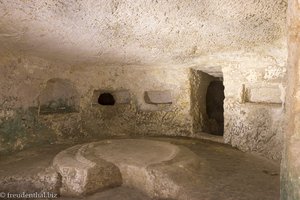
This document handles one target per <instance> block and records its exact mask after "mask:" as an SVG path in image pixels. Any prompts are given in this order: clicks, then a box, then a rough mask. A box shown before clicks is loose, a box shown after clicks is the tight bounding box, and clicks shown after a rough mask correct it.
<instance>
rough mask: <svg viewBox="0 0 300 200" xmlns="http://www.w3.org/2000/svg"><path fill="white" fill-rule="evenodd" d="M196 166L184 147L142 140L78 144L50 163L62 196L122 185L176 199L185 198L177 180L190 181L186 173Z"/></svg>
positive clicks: (196, 158)
mask: <svg viewBox="0 0 300 200" xmlns="http://www.w3.org/2000/svg"><path fill="white" fill-rule="evenodd" d="M199 163H200V161H199V157H198V156H197V155H195V154H194V153H193V152H191V151H190V150H189V149H187V148H185V147H183V146H177V145H174V144H171V143H169V142H161V141H154V140H144V139H123V140H103V141H100V142H94V143H89V144H84V145H77V146H74V147H71V148H69V149H67V150H64V151H62V152H60V153H59V154H58V155H57V156H56V157H55V158H54V161H53V165H54V167H55V169H56V170H57V172H58V173H59V174H60V175H61V177H62V185H61V188H60V193H61V195H62V196H83V195H87V194H91V193H94V192H97V191H99V190H104V189H106V188H112V187H117V186H121V185H125V186H129V187H133V188H136V189H139V190H141V191H143V192H145V193H146V194H148V195H149V196H150V197H159V198H176V199H178V197H179V196H182V195H183V194H185V195H188V194H187V193H186V192H185V191H184V185H181V181H180V180H186V179H189V176H190V174H189V173H185V172H186V170H187V171H188V170H189V169H192V168H193V167H194V166H196V165H198V164H199ZM178 168H181V169H182V168H183V169H185V170H177V169H178ZM174 171H176V176H174V173H173V172H174ZM178 177H179V178H178ZM185 183H186V182H185Z"/></svg>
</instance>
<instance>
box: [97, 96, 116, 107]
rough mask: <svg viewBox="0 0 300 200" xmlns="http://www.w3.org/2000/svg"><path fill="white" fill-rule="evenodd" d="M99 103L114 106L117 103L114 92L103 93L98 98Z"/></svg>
mask: <svg viewBox="0 0 300 200" xmlns="http://www.w3.org/2000/svg"><path fill="white" fill-rule="evenodd" d="M98 103H99V104H100V105H105V106H112V105H115V103H116V101H115V98H114V96H113V95H112V94H110V93H102V94H100V96H99V98H98Z"/></svg>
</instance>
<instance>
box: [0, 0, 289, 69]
mask: <svg viewBox="0 0 300 200" xmlns="http://www.w3.org/2000/svg"><path fill="white" fill-rule="evenodd" d="M286 6H287V2H286V1H285V0H275V1H274V0H261V1H247V0H243V1H240V0H227V1H218V2H213V1H209V0H204V1H203V0H187V1H181V0H175V1H172V2H168V1H160V0H158V1H148V0H141V1H134V0H130V1H122V0H109V1H107V0H101V1H98V0H80V1H68V2H65V1H63V0H58V1H49V0H41V1H38V2H37V1H34V0H29V1H14V2H12V1H10V0H1V1H0V13H1V14H0V19H1V20H0V24H1V29H0V42H1V49H2V52H3V50H4V51H6V52H7V51H10V50H12V49H18V51H20V52H26V53H30V54H34V55H38V56H42V57H45V58H50V59H60V60H63V61H69V62H73V63H74V62H82V61H93V62H98V63H104V64H111V63H122V64H123V63H126V64H141V63H143V64H153V63H162V62H164V63H166V62H173V63H183V62H182V61H185V62H186V61H187V60H192V59H193V57H197V56H200V55H204V54H208V53H212V52H218V51H220V50H221V51H225V50H226V51H228V50H239V49H249V48H252V47H253V46H257V45H266V44H272V43H274V41H277V40H279V39H281V38H282V37H284V35H285V18H286V16H285V10H286Z"/></svg>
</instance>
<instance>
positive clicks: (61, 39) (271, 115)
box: [0, 0, 287, 159]
mask: <svg viewBox="0 0 300 200" xmlns="http://www.w3.org/2000/svg"><path fill="white" fill-rule="evenodd" d="M286 4H287V2H286V0H275V1H274V0H260V1H246V0H244V1H240V0H228V1H219V2H212V1H208V0H204V1H203V0H201V1H200V0H188V1H184V2H183V1H179V0H176V1H172V2H168V1H159V0H157V1H145V0H142V1H121V0H111V1H95V0H86V1H82V0H80V1H68V2H65V1H61V0H57V1H49V0H41V1H38V2H36V1H33V0H28V1H8V0H0V27H1V28H0V42H1V47H0V91H1V92H0V152H10V151H15V150H20V149H23V148H25V147H27V146H31V145H36V144H41V143H47V142H48V143H51V142H66V141H69V140H83V139H84V140H85V139H90V140H92V139H96V138H107V137H112V136H115V135H127V136H128V135H168V136H188V137H198V136H199V133H200V132H202V131H205V129H202V127H200V126H198V125H197V124H200V123H202V124H205V123H207V119H206V118H205V113H202V115H201V116H202V117H201V116H200V113H201V112H202V111H204V110H205V109H204V106H199V105H197V102H199V101H201V99H200V100H199V98H198V97H199V96H202V98H204V95H205V94H203V93H202V94H200V95H199V91H198V93H197V91H196V90H195V88H193V85H197V83H196V82H197V81H200V80H198V79H195V77H192V75H191V74H190V73H189V69H191V68H193V69H195V70H201V71H203V72H205V73H208V74H210V75H213V76H218V77H223V80H224V86H225V99H226V100H225V104H224V108H225V111H224V113H225V124H226V127H225V135H224V139H225V141H226V142H228V143H230V144H232V145H234V146H236V147H238V148H240V149H242V150H245V151H246V150H247V151H255V152H258V153H260V154H262V155H264V156H266V157H269V158H275V159H280V155H281V149H280V148H277V147H276V148H273V146H274V144H280V143H281V142H280V140H281V139H280V138H281V136H282V132H281V127H280V125H279V124H281V122H280V121H281V120H282V119H283V118H284V117H283V116H284V103H285V101H284V99H285V81H284V80H285V74H286V58H287V50H286V44H285V43H286V40H285V18H286V17H285V15H286ZM57 79H59V80H66V81H67V82H68V83H70V84H71V86H72V87H71V88H73V89H74V94H76V95H75V96H74V99H75V100H76V101H75V102H76V103H75V107H76V109H75V110H76V111H78V113H75V112H65V114H62V113H54V114H50V115H43V113H42V112H40V111H41V110H39V98H38V97H39V96H40V95H41V94H42V93H43V92H44V90H45V89H47V82H48V81H49V80H57ZM204 86H205V85H203V87H202V92H205V87H204ZM63 88H65V87H63ZM255 88H276V91H273V92H271V91H270V92H266V93H265V95H264V99H263V98H261V97H260V95H258V94H257V92H256V93H255ZM278 88H279V89H278ZM96 90H107V91H124V90H126V91H129V92H130V103H126V104H118V105H116V106H113V107H111V108H107V107H101V106H92V104H93V103H95V101H94V99H93V92H94V91H96ZM155 90H171V91H172V98H173V102H172V105H169V104H163V105H155V104H147V103H145V100H144V92H145V91H155ZM248 94H250V95H252V96H248V97H249V98H248V99H247V98H246V97H247V95H248ZM62 96H63V95H62ZM253 97H255V98H254V99H253ZM251 98H252V99H251ZM126 102H128V101H127V100H126ZM251 103H252V104H251ZM256 103H261V105H260V106H259V108H262V107H263V109H264V110H266V111H267V113H268V114H267V115H265V116H264V117H263V118H264V119H266V121H267V122H266V125H264V128H263V129H261V128H255V127H254V126H255V125H257V124H259V122H258V121H257V119H261V117H260V115H261V113H259V112H256V111H257V110H258V108H254V107H255V105H256ZM263 104H265V105H263ZM279 104H281V106H282V108H283V109H282V110H281V111H278V112H277V111H276V112H273V111H274V110H278V109H277V108H278V107H279V106H280V105H279ZM59 105H60V104H58V107H57V104H51V106H52V107H53V108H66V107H65V106H59ZM72 105H73V104H72ZM231 105H239V106H237V107H233V108H232V106H231ZM252 109H255V110H256V111H255V112H254V111H252ZM199 110H200V111H199ZM71 111H74V109H71ZM245 111H247V112H248V113H246V115H247V116H249V115H250V113H251V114H252V115H255V116H253V117H252V118H250V117H247V118H244V117H243V116H244V114H243V113H244V112H245ZM195 113H198V114H196V115H197V116H196V115H194V114H195ZM240 118H242V119H247V120H250V119H251V120H252V121H251V122H245V121H238V120H236V119H240ZM196 119H197V120H199V121H200V122H194V121H195V120H196ZM238 122H240V123H238ZM271 122H278V129H277V130H275V129H274V128H271V127H268V126H269V125H271V124H272V123H271ZM241 123H242V124H245V126H242V125H241ZM208 124H210V123H208ZM209 126H210V127H213V124H210V125H209ZM237 129H241V131H240V132H241V134H238V132H236V131H233V132H231V131H232V130H237ZM268 129H269V130H271V131H269V133H265V130H268ZM254 135H255V136H259V137H252V136H254ZM260 135H261V136H260ZM264 135H268V136H267V137H266V138H267V139H265V138H263V137H264ZM248 138H251V139H248ZM270 138H272V139H270ZM274 138H276V139H274ZM269 139H270V140H269ZM274 140H278V141H275V142H273V141H274ZM239 141H240V142H239ZM269 141H270V142H269ZM262 144H264V145H262ZM269 151H271V152H270V153H267V152H269Z"/></svg>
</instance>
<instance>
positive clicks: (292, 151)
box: [281, 0, 300, 200]
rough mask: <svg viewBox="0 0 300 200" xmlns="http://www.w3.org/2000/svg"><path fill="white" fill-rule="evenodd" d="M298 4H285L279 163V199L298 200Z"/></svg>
mask: <svg viewBox="0 0 300 200" xmlns="http://www.w3.org/2000/svg"><path fill="white" fill-rule="evenodd" d="M299 13H300V2H299V1H296V0H291V1H289V9H288V29H289V33H288V36H289V38H288V39H289V40H288V48H289V58H288V66H289V68H288V77H289V78H288V90H287V95H286V109H287V117H286V121H285V122H286V124H285V125H286V126H285V129H284V130H285V135H284V151H283V160H282V163H281V199H283V200H296V199H300V179H299V177H300V159H299V158H300V148H299V147H300V112H299V108H300V92H299V91H300V87H299V76H300V65H299V61H300V45H299V44H300V37H299V32H300V28H299V27H300V15H299Z"/></svg>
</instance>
